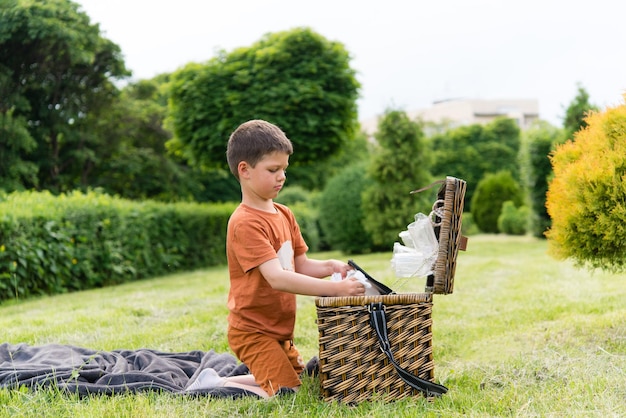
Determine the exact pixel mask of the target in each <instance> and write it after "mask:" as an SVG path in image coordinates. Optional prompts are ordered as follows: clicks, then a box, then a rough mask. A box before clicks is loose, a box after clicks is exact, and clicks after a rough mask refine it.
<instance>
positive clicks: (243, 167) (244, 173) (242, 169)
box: [237, 161, 250, 178]
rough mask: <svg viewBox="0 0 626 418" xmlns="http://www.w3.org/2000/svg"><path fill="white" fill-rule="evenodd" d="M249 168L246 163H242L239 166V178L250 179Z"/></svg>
mask: <svg viewBox="0 0 626 418" xmlns="http://www.w3.org/2000/svg"><path fill="white" fill-rule="evenodd" d="M249 167H250V166H249V165H248V163H247V162H245V161H240V162H239V164H237V171H238V172H239V178H248V173H249V171H248V168H249Z"/></svg>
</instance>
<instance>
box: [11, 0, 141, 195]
mask: <svg viewBox="0 0 626 418" xmlns="http://www.w3.org/2000/svg"><path fill="white" fill-rule="evenodd" d="M127 75H129V72H128V71H127V70H126V68H125V66H124V62H123V59H122V56H121V51H120V48H119V47H118V46H117V45H116V44H114V43H113V42H111V41H109V40H107V39H105V38H103V37H102V36H101V35H100V29H99V26H98V25H92V24H91V23H90V20H89V17H88V16H87V15H86V14H85V13H83V12H82V11H80V9H79V5H78V4H76V3H73V2H71V1H69V0H49V1H46V2H39V1H36V2H33V1H28V0H3V2H2V7H1V8H0V79H5V80H10V84H9V85H10V86H11V91H10V96H9V97H10V98H11V103H9V104H8V106H7V105H5V106H3V108H2V109H0V111H2V112H3V113H4V114H5V115H6V114H7V113H8V112H9V111H11V112H13V117H14V118H16V119H15V120H23V121H25V126H26V127H27V129H28V132H29V134H30V136H31V137H32V138H33V139H34V140H35V142H36V143H37V148H36V149H35V150H34V151H33V152H31V153H30V154H29V155H27V156H26V157H27V158H28V159H29V160H30V161H32V162H33V163H34V164H35V165H37V166H38V169H39V170H38V180H37V182H32V183H27V184H25V186H27V187H33V186H37V187H39V188H45V189H51V190H56V191H62V190H67V189H71V188H74V187H76V186H79V185H80V183H81V182H84V181H85V178H86V175H87V174H88V170H89V169H90V165H91V162H92V161H93V160H94V158H95V156H96V155H97V152H98V151H97V148H98V146H99V144H100V139H99V138H97V137H95V136H94V135H92V134H90V129H88V127H87V126H86V121H87V120H88V118H87V116H88V115H90V114H93V113H97V112H98V111H99V110H100V109H102V108H103V107H106V106H107V105H108V104H109V103H110V101H111V100H112V99H113V98H114V97H115V95H116V94H117V88H116V87H115V85H114V84H113V82H114V80H115V79H118V78H122V77H125V76H127ZM4 88H5V89H6V84H4ZM23 151H24V153H26V154H27V153H28V151H29V149H24V150H23Z"/></svg>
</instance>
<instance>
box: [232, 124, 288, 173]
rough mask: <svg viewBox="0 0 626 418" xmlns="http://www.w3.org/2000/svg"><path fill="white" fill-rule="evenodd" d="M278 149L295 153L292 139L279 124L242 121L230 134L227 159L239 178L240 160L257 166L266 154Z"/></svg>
mask: <svg viewBox="0 0 626 418" xmlns="http://www.w3.org/2000/svg"><path fill="white" fill-rule="evenodd" d="M277 151H278V152H284V153H285V154H289V155H291V154H293V145H292V144H291V141H290V140H289V138H287V136H286V135H285V133H284V132H283V131H282V130H281V129H280V128H279V127H278V126H276V125H273V124H271V123H269V122H266V121H264V120H258V119H256V120H250V121H248V122H245V123H242V124H241V125H239V127H238V128H237V129H235V131H234V132H233V133H232V134H231V135H230V138H229V139H228V147H227V148H226V159H227V160H228V166H229V167H230V171H231V173H233V175H234V176H235V178H236V179H237V180H239V169H238V166H239V163H240V162H242V161H245V162H247V163H248V164H250V165H251V166H252V167H255V166H256V164H257V163H258V162H259V161H261V159H262V158H263V157H264V156H265V155H267V154H271V153H273V152H277Z"/></svg>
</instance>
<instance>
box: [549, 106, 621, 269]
mask: <svg viewBox="0 0 626 418" xmlns="http://www.w3.org/2000/svg"><path fill="white" fill-rule="evenodd" d="M624 97H625V98H626V95H625V96H624ZM586 121H587V124H588V126H587V127H586V128H585V129H583V130H581V131H579V132H577V133H576V134H575V135H574V140H573V141H568V142H566V143H564V144H563V145H561V146H559V147H558V148H557V149H556V150H555V151H554V153H553V154H552V156H551V161H552V166H553V169H554V178H553V180H552V181H551V182H550V185H549V188H548V195H547V200H546V206H547V209H548V213H549V215H550V217H551V218H552V228H551V229H550V230H549V231H548V232H547V234H546V235H547V237H548V239H549V243H550V252H551V254H552V255H554V256H555V257H557V258H560V259H565V258H572V259H573V260H575V262H576V263H577V264H578V265H587V266H589V267H594V268H602V269H606V270H609V271H623V270H624V267H626V105H624V104H622V105H620V106H617V107H613V108H607V109H606V110H605V111H603V112H594V113H591V114H590V115H589V116H588V117H587V119H586Z"/></svg>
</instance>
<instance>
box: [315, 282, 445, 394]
mask: <svg viewBox="0 0 626 418" xmlns="http://www.w3.org/2000/svg"><path fill="white" fill-rule="evenodd" d="M379 301H382V302H383V303H384V304H385V311H386V317H387V325H388V334H389V342H390V344H391V351H392V353H393V355H394V358H395V359H396V361H397V362H398V363H400V365H401V366H402V367H403V368H405V369H407V370H408V371H410V372H411V373H413V374H415V375H417V376H419V377H421V378H422V379H425V380H429V381H433V380H434V370H433V369H434V362H433V355H432V329H431V327H432V319H431V313H432V294H430V293H411V294H399V295H384V296H359V297H328V298H317V299H316V302H315V303H316V306H317V323H318V328H319V345H320V355H319V359H320V383H321V390H322V395H323V397H324V399H325V400H327V401H334V400H337V401H341V402H345V403H358V402H361V401H365V400H371V399H377V398H381V399H383V400H386V401H390V400H397V399H402V398H407V397H417V396H422V395H421V392H419V391H416V390H414V389H412V388H411V387H410V386H408V385H406V384H405V383H404V382H403V381H402V380H401V379H400V378H399V376H398V373H397V372H396V370H395V369H394V367H393V365H392V364H391V363H389V361H388V359H387V357H386V356H385V354H384V353H383V352H382V351H381V350H380V347H379V343H378V339H377V338H376V335H375V334H374V333H373V332H372V329H371V326H370V323H369V313H368V310H367V305H368V304H369V303H371V302H379Z"/></svg>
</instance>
